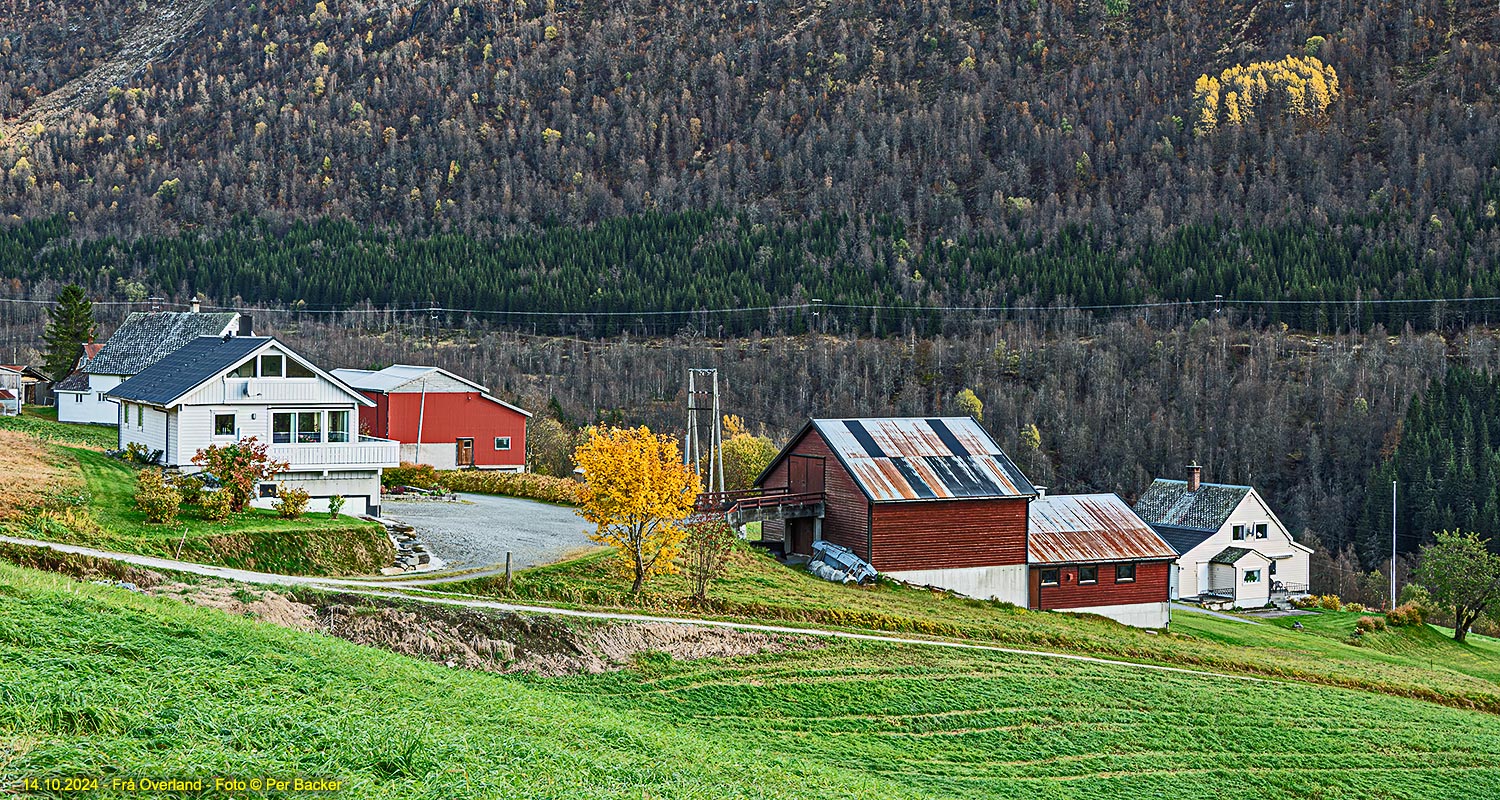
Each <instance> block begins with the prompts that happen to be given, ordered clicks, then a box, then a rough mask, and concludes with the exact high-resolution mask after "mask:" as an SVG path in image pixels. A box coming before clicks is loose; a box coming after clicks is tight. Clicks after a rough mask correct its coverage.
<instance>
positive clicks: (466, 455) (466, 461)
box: [456, 439, 474, 467]
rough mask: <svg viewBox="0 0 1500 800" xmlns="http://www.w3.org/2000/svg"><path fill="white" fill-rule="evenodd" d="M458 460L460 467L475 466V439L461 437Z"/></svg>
mask: <svg viewBox="0 0 1500 800" xmlns="http://www.w3.org/2000/svg"><path fill="white" fill-rule="evenodd" d="M456 461H457V463H458V466H460V467H472V466H474V440H473V439H459V440H458V453H457V455H456Z"/></svg>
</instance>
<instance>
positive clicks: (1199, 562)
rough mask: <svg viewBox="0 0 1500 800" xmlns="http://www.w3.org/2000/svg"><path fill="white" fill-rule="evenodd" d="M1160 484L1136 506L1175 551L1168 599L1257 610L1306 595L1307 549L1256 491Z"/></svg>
mask: <svg viewBox="0 0 1500 800" xmlns="http://www.w3.org/2000/svg"><path fill="white" fill-rule="evenodd" d="M1201 476H1202V468H1201V467H1199V466H1197V465H1196V464H1193V465H1190V466H1189V467H1188V479H1187V480H1185V481H1174V480H1167V479H1165V478H1157V479H1156V480H1155V481H1153V482H1152V484H1151V486H1150V487H1149V488H1148V489H1146V491H1145V493H1143V494H1142V495H1141V497H1140V499H1139V500H1137V501H1136V503H1135V513H1137V514H1139V515H1140V517H1141V519H1144V520H1145V521H1146V522H1147V523H1148V524H1149V525H1150V526H1151V527H1152V529H1153V530H1155V531H1156V532H1157V534H1159V535H1160V536H1161V538H1163V539H1165V540H1166V542H1167V543H1168V544H1170V545H1171V546H1172V548H1173V549H1174V550H1176V551H1177V554H1178V555H1177V570H1176V580H1175V581H1174V582H1173V584H1172V599H1174V600H1175V599H1178V598H1186V599H1197V600H1199V601H1201V602H1204V603H1209V604H1216V605H1227V606H1230V607H1236V608H1254V607H1258V606H1263V605H1266V604H1267V603H1268V602H1271V601H1273V600H1281V599H1285V598H1288V597H1296V596H1299V595H1302V594H1306V593H1307V587H1308V579H1309V569H1310V563H1311V556H1312V548H1309V547H1307V546H1306V545H1302V544H1299V543H1298V542H1297V541H1296V540H1295V539H1293V538H1292V535H1291V533H1290V532H1288V531H1287V529H1286V526H1285V525H1283V524H1282V523H1281V520H1280V519H1278V518H1277V517H1276V514H1275V512H1273V511H1271V506H1270V505H1269V504H1268V503H1266V501H1265V499H1264V498H1262V497H1261V496H1260V493H1259V492H1257V491H1255V489H1254V487H1250V486H1236V485H1232V484H1223V483H1203V482H1202V480H1201Z"/></svg>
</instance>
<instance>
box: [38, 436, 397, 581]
mask: <svg viewBox="0 0 1500 800" xmlns="http://www.w3.org/2000/svg"><path fill="white" fill-rule="evenodd" d="M61 451H62V452H63V453H65V454H66V455H68V456H71V457H72V458H73V459H75V460H76V461H77V463H78V467H79V470H80V471H81V474H82V476H83V484H84V492H83V493H82V494H81V495H80V496H79V497H78V498H77V501H78V503H79V504H80V505H81V506H82V507H83V509H85V510H86V511H87V516H88V517H89V518H90V519H92V521H93V522H94V523H96V525H93V526H88V525H78V524H67V523H59V522H56V521H55V520H49V519H38V520H36V521H34V522H33V523H32V524H31V525H30V526H29V527H27V526H24V525H23V526H20V527H21V530H20V531H19V533H21V534H23V535H32V536H35V537H36V538H42V539H49V540H55V541H65V542H72V543H75V544H87V545H90V546H93V547H101V548H104V549H109V550H116V551H119V552H127V553H142V554H145V555H156V556H167V557H177V555H178V554H179V552H180V557H181V558H183V559H185V560H189V561H198V562H200V563H205V564H222V565H224V566H231V567H241V568H245V569H256V570H262V571H266V572H279V573H285V574H311V575H327V574H355V573H368V572H374V571H376V570H379V569H380V568H381V567H385V566H389V565H390V563H391V561H392V560H393V559H394V557H395V554H394V551H393V550H392V549H391V545H390V540H389V539H387V538H386V535H385V531H384V529H383V528H382V527H381V526H380V525H379V524H377V523H373V522H366V521H363V520H358V519H353V518H351V517H339V518H337V519H330V518H329V517H328V516H327V515H326V514H307V515H304V516H303V517H301V518H299V519H295V520H289V519H282V518H280V517H278V516H277V515H276V514H275V513H274V512H271V511H267V510H264V509H247V510H246V511H245V512H244V513H242V514H237V515H234V516H232V517H230V518H229V519H228V520H225V521H223V522H215V521H212V520H209V519H206V518H204V516H203V514H202V512H201V510H200V509H199V508H198V507H196V506H186V505H185V506H183V509H182V514H181V516H180V517H179V518H178V521H177V522H176V523H174V524H170V525H157V524H152V523H148V522H146V516H145V514H144V513H143V512H142V511H140V510H139V509H138V508H136V506H135V501H134V495H135V484H136V477H135V476H136V470H135V468H134V467H132V466H130V465H129V464H126V463H124V462H122V461H119V460H116V459H112V458H109V457H107V456H105V455H104V454H103V453H100V452H97V451H94V450H88V449H84V448H80V447H63V448H61Z"/></svg>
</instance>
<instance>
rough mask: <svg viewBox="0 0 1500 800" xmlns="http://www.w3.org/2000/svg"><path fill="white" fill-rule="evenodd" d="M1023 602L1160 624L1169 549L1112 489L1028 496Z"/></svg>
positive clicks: (1165, 611) (1166, 614)
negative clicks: (1027, 582)
mask: <svg viewBox="0 0 1500 800" xmlns="http://www.w3.org/2000/svg"><path fill="white" fill-rule="evenodd" d="M1030 520H1031V524H1030V531H1031V533H1030V538H1029V539H1028V541H1027V551H1028V559H1027V560H1028V561H1030V562H1031V576H1030V579H1031V585H1030V592H1029V594H1030V603H1029V606H1030V607H1031V608H1036V609H1043V610H1047V611H1076V612H1083V613H1091V614H1100V615H1102V616H1106V617H1110V618H1111V619H1115V620H1118V621H1120V622H1123V623H1125V624H1127V625H1136V626H1139V627H1143V628H1165V627H1167V623H1168V621H1169V620H1170V598H1171V570H1172V562H1173V561H1175V560H1176V559H1177V551H1176V550H1173V549H1172V546H1171V545H1169V544H1167V543H1166V541H1165V540H1163V539H1162V538H1161V537H1160V536H1158V535H1157V534H1156V531H1154V530H1152V529H1151V526H1150V525H1148V524H1146V521H1145V520H1143V519H1141V518H1140V517H1138V516H1136V513H1135V512H1134V511H1132V510H1131V508H1130V506H1129V505H1127V504H1126V503H1125V501H1124V500H1121V499H1120V498H1119V496H1118V495H1113V494H1077V495H1055V496H1046V495H1044V496H1041V497H1038V498H1037V499H1035V500H1033V501H1032V502H1031V509H1030Z"/></svg>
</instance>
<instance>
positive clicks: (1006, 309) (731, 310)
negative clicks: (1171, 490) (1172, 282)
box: [0, 296, 1500, 317]
mask: <svg viewBox="0 0 1500 800" xmlns="http://www.w3.org/2000/svg"><path fill="white" fill-rule="evenodd" d="M1485 302H1500V296H1486V297H1431V298H1411V299H1388V298H1356V299H1338V298H1331V299H1324V300H1260V299H1233V298H1224V299H1222V300H1220V299H1218V298H1215V299H1214V300H1163V301H1157V302H1150V303H1096V304H1088V305H993V306H947V305H920V304H912V305H892V304H865V303H827V302H811V301H809V302H804V303H784V304H779V305H763V306H733V307H722V308H693V309H638V310H633V311H531V310H506V309H482V308H456V307H452V306H438V305H427V306H405V307H400V306H382V307H375V306H350V307H333V306H328V307H312V306H304V307H287V306H281V307H269V306H262V307H256V306H221V305H207V304H202V305H200V308H203V309H212V310H216V311H236V312H283V313H295V314H392V313H413V314H419V313H440V314H479V315H489V316H523V317H683V316H692V315H695V314H696V315H703V314H752V313H769V312H773V311H811V310H814V309H842V310H848V311H904V312H913V313H969V314H1003V313H1015V312H1036V311H1042V312H1058V311H1128V310H1137V309H1153V308H1185V307H1190V306H1207V305H1209V304H1218V303H1226V304H1229V305H1233V306H1239V307H1242V308H1253V307H1257V306H1374V307H1380V306H1395V305H1436V304H1440V303H1454V304H1468V303H1485ZM0 303H23V304H33V305H55V304H56V301H54V300H35V299H24V298H12V297H0ZM144 304H145V303H144V301H141V302H137V301H129V300H98V301H93V305H98V306H132V305H144ZM157 305H159V306H162V307H168V306H170V307H175V308H187V307H188V306H189V304H187V303H169V302H160V303H157Z"/></svg>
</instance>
